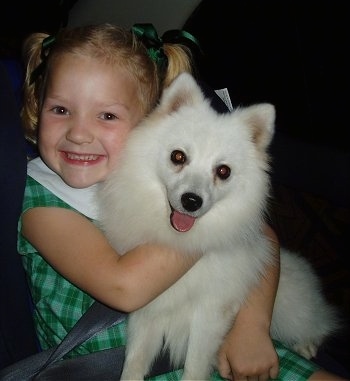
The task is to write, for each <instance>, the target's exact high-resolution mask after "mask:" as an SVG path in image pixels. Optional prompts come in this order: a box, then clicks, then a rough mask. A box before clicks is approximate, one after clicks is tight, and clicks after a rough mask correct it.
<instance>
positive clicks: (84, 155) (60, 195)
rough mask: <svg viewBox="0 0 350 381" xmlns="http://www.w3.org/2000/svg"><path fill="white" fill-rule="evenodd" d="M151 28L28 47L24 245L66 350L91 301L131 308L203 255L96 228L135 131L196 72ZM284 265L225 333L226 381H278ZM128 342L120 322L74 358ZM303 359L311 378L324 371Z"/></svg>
mask: <svg viewBox="0 0 350 381" xmlns="http://www.w3.org/2000/svg"><path fill="white" fill-rule="evenodd" d="M151 29H152V28H151ZM149 31H150V29H149V28H144V27H143V26H142V25H141V26H138V27H136V28H133V32H131V31H126V30H123V29H120V28H118V27H115V26H111V25H108V24H105V25H95V26H86V27H80V28H76V29H72V30H69V29H65V30H62V31H61V32H60V33H59V34H58V35H57V36H55V38H53V37H48V36H47V35H45V34H33V35H31V36H30V37H29V38H28V40H27V41H26V43H25V45H24V52H25V57H26V62H27V72H26V80H25V87H24V107H23V112H22V117H23V122H24V125H25V128H26V134H27V138H28V139H29V140H30V141H32V142H33V143H35V144H36V143H37V146H38V150H39V154H40V157H39V158H36V159H34V160H32V161H30V162H29V164H28V178H27V185H26V191H25V199H24V203H23V213H22V216H21V219H20V222H19V229H20V232H19V241H18V247H19V251H20V253H21V255H22V258H23V264H24V267H25V270H26V272H27V274H28V279H29V283H30V287H31V291H32V297H33V302H34V306H35V309H34V320H35V324H36V330H37V334H38V337H39V340H40V344H41V346H42V348H43V349H46V348H49V347H52V346H54V345H55V344H57V343H59V342H60V341H61V340H62V339H63V337H64V336H65V335H66V334H67V332H68V331H69V330H70V329H71V328H72V327H73V325H74V324H75V323H76V322H77V320H78V319H79V318H80V317H81V315H82V314H83V313H84V312H85V311H86V310H87V309H88V307H89V306H90V305H91V304H92V303H93V301H94V299H97V300H99V301H101V302H103V303H105V304H107V305H109V306H111V307H113V308H116V309H120V310H123V311H127V312H129V311H133V310H135V309H137V308H140V307H142V306H143V305H145V304H147V303H148V302H150V301H151V300H152V299H154V298H155V297H156V296H158V295H159V294H160V293H161V292H163V291H164V290H165V289H166V288H168V287H169V286H171V285H172V284H173V283H174V282H175V281H176V280H177V279H179V278H180V277H181V276H182V275H183V274H184V273H185V272H186V271H188V270H189V269H190V268H191V266H192V265H193V264H194V263H195V261H196V259H198V256H197V255H196V253H193V254H194V255H193V257H192V258H184V257H183V256H182V255H181V253H178V252H176V251H173V250H170V249H169V248H165V247H159V246H155V245H151V244H149V245H144V246H142V247H138V248H136V249H134V250H132V251H130V252H128V253H127V254H125V255H123V256H120V255H118V253H116V252H115V251H114V250H113V249H112V247H111V246H110V245H109V243H108V242H107V240H106V239H105V237H104V236H103V234H102V232H101V231H100V230H99V229H97V228H96V226H95V225H94V223H93V220H94V218H95V216H96V210H94V203H93V201H92V200H93V192H94V189H95V187H94V185H95V184H97V183H99V182H101V181H103V180H104V179H105V178H106V176H107V175H108V174H109V172H110V171H111V170H112V168H114V167H115V166H116V164H117V162H118V157H119V152H120V150H121V148H122V147H123V144H124V142H125V139H126V138H127V136H128V133H129V131H130V130H131V129H132V128H133V127H134V126H135V125H136V124H137V123H138V122H139V121H140V120H141V119H142V118H143V117H144V116H145V115H147V114H148V113H149V112H150V111H151V110H152V109H153V107H154V106H155V105H156V103H157V101H158V99H159V96H160V94H161V90H162V88H163V87H164V86H167V84H169V83H170V82H171V80H172V79H173V78H174V77H175V76H176V75H178V74H179V73H180V72H182V71H191V60H190V54H189V51H188V49H186V48H185V47H184V46H183V45H179V44H168V43H163V41H162V40H160V39H159V38H158V37H157V35H156V33H153V34H152V33H149ZM153 32H155V31H154V30H153ZM132 175H133V174H132V173H131V174H130V181H132ZM121 218H122V216H121ZM266 232H267V233H266V234H267V235H268V236H269V237H271V240H272V241H273V242H274V244H273V248H274V250H275V252H276V257H278V244H277V239H276V237H275V236H274V233H273V232H272V231H271V229H269V228H268V227H266ZM130 234H132V226H131V227H130ZM278 269H279V268H278V261H276V265H271V267H270V268H268V269H267V274H266V277H265V278H264V279H262V280H261V284H260V285H259V288H257V289H256V290H253V291H252V293H251V295H250V297H249V300H248V302H247V304H246V305H245V306H243V307H242V309H241V311H240V313H239V315H238V318H237V321H236V322H235V324H234V326H233V328H232V330H231V331H230V333H229V335H228V336H227V339H226V340H225V343H224V344H223V346H222V349H221V351H220V354H219V371H220V373H221V375H222V376H223V377H227V378H231V379H233V377H234V378H235V379H238V377H240V376H244V377H246V376H255V377H259V376H260V378H259V379H260V380H264V379H267V378H268V377H272V378H274V377H277V374H278V357H277V354H276V351H275V349H274V346H273V344H272V342H271V339H270V336H269V325H270V320H271V314H272V308H273V302H274V297H275V293H276V288H277V282H278V274H279V272H278ZM125 343H126V337H125V326H124V324H123V323H121V324H118V325H116V326H113V327H111V328H109V329H108V330H106V331H105V332H102V333H100V334H98V335H97V336H95V337H93V338H92V339H90V340H89V341H88V342H86V343H84V344H83V345H82V346H81V347H80V348H79V349H78V350H76V351H75V352H73V353H72V356H77V355H79V354H84V353H88V352H93V351H97V350H101V349H105V348H110V347H115V346H120V345H125ZM295 359H296V360H295V361H296V362H299V360H300V359H299V358H298V357H297V356H296V357H295ZM300 361H301V360H300ZM303 364H304V367H305V371H306V373H305V374H306V375H307V376H308V375H310V374H311V373H312V372H313V371H314V370H315V369H316V368H315V367H314V365H313V364H311V363H308V362H305V363H303ZM298 366H299V365H298ZM162 377H163V378H162ZM164 377H165V376H160V378H159V379H164ZM166 377H167V378H166V379H174V377H176V374H172V373H170V374H168V375H167V376H166ZM172 377H173V378H172ZM216 377H219V376H218V375H216ZM300 379H305V378H300Z"/></svg>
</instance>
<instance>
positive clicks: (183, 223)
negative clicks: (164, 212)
mask: <svg viewBox="0 0 350 381" xmlns="http://www.w3.org/2000/svg"><path fill="white" fill-rule="evenodd" d="M195 220H196V219H195V218H194V217H191V216H189V215H188V214H183V213H180V212H177V211H176V210H174V211H173V212H172V213H171V216H170V221H171V224H172V225H173V227H174V229H176V230H177V231H179V232H187V231H189V230H190V229H191V227H192V226H193V224H194V221H195Z"/></svg>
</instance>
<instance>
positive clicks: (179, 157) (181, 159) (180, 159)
mask: <svg viewBox="0 0 350 381" xmlns="http://www.w3.org/2000/svg"><path fill="white" fill-rule="evenodd" d="M170 159H171V161H172V162H173V163H174V164H175V165H182V164H185V163H186V160H187V157H186V154H185V153H184V152H183V151H180V150H175V151H173V152H172V153H171V155H170Z"/></svg>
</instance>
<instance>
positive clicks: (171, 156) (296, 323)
mask: <svg viewBox="0 0 350 381" xmlns="http://www.w3.org/2000/svg"><path fill="white" fill-rule="evenodd" d="M274 121H275V109H274V107H273V106H272V105H270V104H258V105H253V106H250V107H246V108H238V109H236V110H235V111H233V112H232V113H227V114H218V113H217V112H216V111H215V110H214V109H213V108H212V107H211V106H210V102H209V101H208V100H207V99H205V97H204V95H203V93H202V91H201V89H200V87H199V86H198V85H197V83H196V82H195V81H194V79H193V78H192V77H191V76H190V75H189V74H181V75H180V76H179V77H178V78H177V79H176V80H175V81H174V82H173V84H172V85H171V86H170V87H169V88H168V89H167V90H166V91H164V94H163V96H162V98H161V100H160V104H159V106H157V108H156V110H155V111H154V112H153V113H152V114H151V115H150V116H149V117H147V118H146V119H145V120H144V121H143V122H142V123H141V124H140V125H139V126H138V127H136V128H135V129H134V130H133V131H132V132H131V134H130V137H129V139H128V142H127V145H126V147H125V150H123V154H122V157H121V163H120V166H119V167H118V168H117V170H116V171H115V172H114V173H113V174H112V175H111V176H110V177H109V178H108V179H107V181H106V182H105V183H104V184H103V185H102V186H101V187H100V189H99V194H98V199H99V202H100V206H101V216H100V223H101V227H102V229H103V230H104V231H105V233H106V234H107V237H108V239H109V240H110V242H111V243H112V245H113V246H114V247H115V248H116V250H117V251H118V252H119V253H124V252H126V251H128V250H130V249H132V248H133V247H135V246H137V245H140V244H142V243H146V242H159V243H161V244H165V245H168V246H173V247H176V248H177V249H179V250H181V251H182V252H183V254H184V255H191V253H198V252H200V253H202V254H203V255H202V257H201V258H200V260H199V261H198V262H197V263H196V264H195V265H194V266H193V268H192V269H191V270H190V271H188V272H187V273H186V274H185V275H184V276H183V277H182V278H181V279H180V280H178V281H177V282H176V283H175V284H174V285H173V286H172V287H170V288H169V289H168V290H166V291H165V292H164V293H162V294H161V295H160V296H159V297H157V298H156V299H155V300H154V301H152V302H151V303H149V304H148V305H146V306H145V307H143V308H141V309H140V310H137V311H135V312H133V313H132V314H130V318H129V322H128V344H127V350H126V361H125V364H124V370H123V374H122V379H132V380H141V379H143V377H144V376H145V375H146V374H147V373H148V371H149V369H150V367H151V365H152V362H153V361H154V359H155V357H156V356H157V354H158V353H159V351H160V350H161V349H162V347H163V343H165V344H164V345H165V346H166V347H168V348H169V350H170V356H171V360H172V362H173V363H174V366H178V365H179V364H183V363H184V364H185V366H184V374H183V379H186V380H204V379H208V378H209V376H210V373H211V372H212V370H213V368H214V367H215V366H216V354H217V350H218V348H219V346H220V344H221V342H222V340H223V338H224V336H225V334H226V333H227V331H228V330H229V328H230V327H231V326H232V322H233V320H234V318H235V315H236V313H237V311H238V310H239V308H240V307H241V305H242V303H244V300H245V298H246V297H247V294H248V293H249V291H250V289H251V288H252V287H254V286H255V285H256V284H257V282H258V281H259V278H260V277H261V276H262V274H264V269H265V267H266V265H267V264H268V263H271V261H272V260H273V259H272V255H271V252H270V250H269V244H268V242H267V240H266V238H265V236H264V235H263V234H262V224H263V221H264V213H265V207H266V202H267V199H268V197H269V175H268V170H269V165H268V155H267V148H268V145H269V143H270V141H271V139H272V136H273V132H274ZM320 290H321V289H320V283H319V280H318V278H317V277H316V276H315V273H314V271H313V269H312V268H311V267H310V265H309V264H308V263H307V262H306V261H305V260H304V259H303V258H302V257H300V256H297V255H295V254H292V253H289V252H287V251H285V250H282V253H281V277H280V283H279V288H278V292H277V297H276V303H275V308H274V312H273V319H272V326H271V335H272V337H273V338H276V339H278V340H280V341H282V342H283V343H284V344H286V345H287V346H289V347H291V348H293V349H294V350H296V351H297V352H299V353H300V354H302V355H303V356H305V357H312V356H314V355H315V353H316V351H317V348H318V347H319V345H320V344H321V343H322V342H323V340H324V339H325V338H326V337H327V335H329V334H330V333H332V332H333V331H334V329H335V328H336V326H337V322H336V313H335V311H334V310H333V308H332V307H331V306H330V305H328V304H327V303H326V301H325V299H324V297H323V296H322V294H321V291H320ZM163 339H164V342H163Z"/></svg>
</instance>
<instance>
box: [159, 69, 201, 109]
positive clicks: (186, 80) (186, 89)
mask: <svg viewBox="0 0 350 381" xmlns="http://www.w3.org/2000/svg"><path fill="white" fill-rule="evenodd" d="M203 101H204V95H203V93H202V90H201V88H200V86H199V85H198V84H197V82H196V80H195V79H194V78H193V76H192V75H191V74H189V73H181V74H180V75H179V76H178V77H176V78H175V79H174V80H173V82H172V83H171V84H170V85H169V87H167V88H166V89H164V91H163V94H162V97H161V99H160V102H159V107H158V111H162V112H166V113H167V114H169V113H172V112H175V111H177V110H178V109H179V108H181V107H183V106H185V105H187V106H194V105H196V104H197V103H199V102H203Z"/></svg>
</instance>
